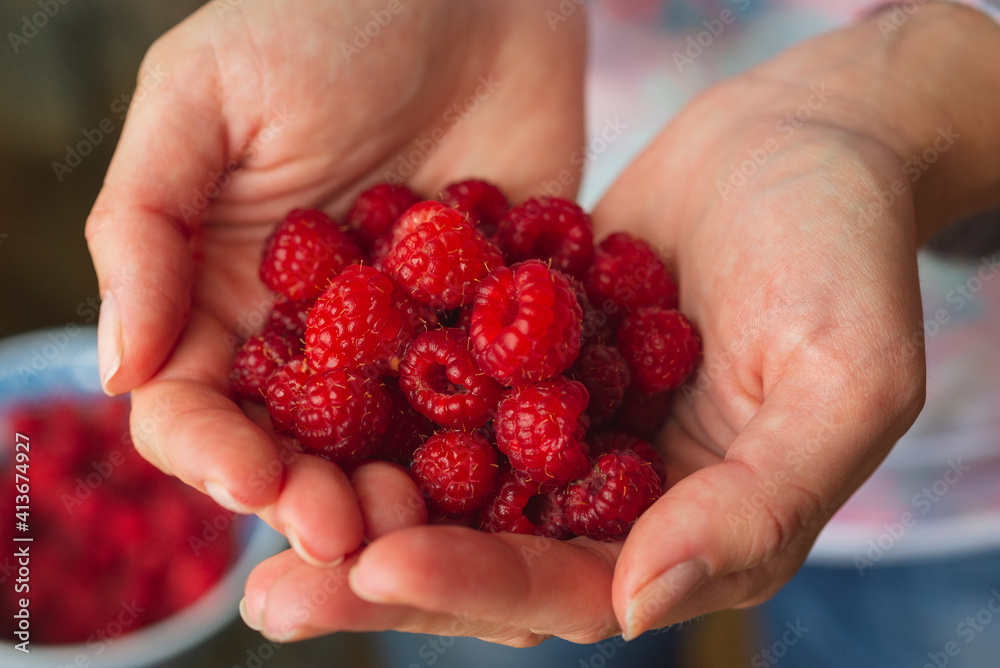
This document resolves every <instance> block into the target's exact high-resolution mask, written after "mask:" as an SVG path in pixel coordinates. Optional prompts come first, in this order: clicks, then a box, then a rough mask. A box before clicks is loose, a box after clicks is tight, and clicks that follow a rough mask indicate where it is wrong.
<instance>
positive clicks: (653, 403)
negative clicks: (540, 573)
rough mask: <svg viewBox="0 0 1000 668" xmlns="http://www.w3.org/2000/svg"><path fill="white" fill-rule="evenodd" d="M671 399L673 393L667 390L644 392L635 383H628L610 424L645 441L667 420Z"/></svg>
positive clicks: (654, 434) (653, 435)
mask: <svg viewBox="0 0 1000 668" xmlns="http://www.w3.org/2000/svg"><path fill="white" fill-rule="evenodd" d="M671 401H673V395H672V394H670V393H669V392H663V393H660V394H646V393H645V392H642V391H640V390H639V388H637V387H636V386H635V385H630V386H628V387H627V388H625V396H624V397H622V403H621V405H620V406H619V407H618V412H617V413H615V418H614V420H613V421H612V426H614V427H615V428H616V429H621V430H623V431H627V432H629V433H630V434H635V435H636V436H638V437H639V438H642V439H645V440H647V441H648V440H652V439H653V438H654V437H655V436H656V435H657V434H658V433H659V432H660V429H662V428H663V423H664V422H666V420H667V415H668V414H669V413H670V402H671Z"/></svg>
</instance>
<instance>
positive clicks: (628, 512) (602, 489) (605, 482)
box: [563, 450, 661, 541]
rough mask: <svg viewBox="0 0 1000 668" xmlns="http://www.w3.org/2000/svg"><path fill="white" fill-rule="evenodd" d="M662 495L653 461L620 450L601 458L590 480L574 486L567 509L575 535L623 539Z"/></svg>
mask: <svg viewBox="0 0 1000 668" xmlns="http://www.w3.org/2000/svg"><path fill="white" fill-rule="evenodd" d="M660 494H661V491H660V479H659V478H658V477H657V476H656V472H655V471H653V467H652V466H650V464H649V462H647V461H646V460H645V459H643V458H642V457H640V456H638V455H636V454H634V453H632V452H629V451H627V450H617V451H614V452H609V453H607V454H604V455H601V456H600V457H598V458H597V461H595V462H594V465H593V467H592V468H591V470H590V473H589V474H587V476H586V477H584V478H581V479H580V480H577V481H575V482H573V483H570V485H569V487H568V488H567V490H566V499H565V501H564V502H563V509H564V510H565V512H566V520H567V524H568V525H569V528H570V531H572V532H573V533H575V534H578V535H580V536H587V537H588V538H593V539H595V540H605V541H614V540H621V539H623V538H625V536H627V535H628V532H629V531H630V530H631V529H632V525H633V524H635V521H636V520H637V519H638V518H639V516H640V515H642V513H643V512H645V510H646V509H647V508H649V507H650V506H651V505H653V502H654V501H656V500H657V499H658V498H660Z"/></svg>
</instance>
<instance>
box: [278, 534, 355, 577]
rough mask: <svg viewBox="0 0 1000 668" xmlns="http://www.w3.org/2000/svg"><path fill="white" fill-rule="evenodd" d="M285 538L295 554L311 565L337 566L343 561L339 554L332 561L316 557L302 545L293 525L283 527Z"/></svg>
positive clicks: (322, 566)
mask: <svg viewBox="0 0 1000 668" xmlns="http://www.w3.org/2000/svg"><path fill="white" fill-rule="evenodd" d="M285 538H287V539H288V542H289V544H290V545H291V546H292V549H293V550H295V554H297V555H299V556H300V557H302V560H303V561H305V562H307V563H309V564H311V565H313V566H317V567H319V568H335V567H336V566H339V565H340V564H342V563H344V555H340V556H339V557H337V558H336V559H333V560H332V561H324V560H323V559H321V558H319V557H317V556H316V555H314V554H312V553H311V552H309V551H308V550H306V549H305V547H303V545H302V541H301V540H300V539H299V534H298V532H297V531H295V528H294V527H290V526H286V527H285Z"/></svg>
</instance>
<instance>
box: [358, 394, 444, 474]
mask: <svg viewBox="0 0 1000 668" xmlns="http://www.w3.org/2000/svg"><path fill="white" fill-rule="evenodd" d="M385 387H386V389H387V390H388V391H389V397H390V398H391V399H392V407H393V413H392V419H391V420H389V428H388V429H387V430H386V432H385V434H384V435H383V436H382V438H381V439H379V442H378V445H377V446H376V447H375V450H374V451H373V452H372V457H374V458H376V459H384V460H386V461H390V462H396V463H397V464H402V465H404V466H409V464H410V463H411V462H412V461H413V452H414V451H415V450H416V449H417V448H419V447H420V446H421V445H423V444H424V441H426V440H427V439H428V438H430V437H431V436H432V435H433V434H434V432H435V431H437V430H438V429H439V427H438V425H437V424H435V423H434V422H433V421H432V420H429V419H428V418H426V417H425V416H423V415H421V414H420V412H419V411H417V409H416V408H414V407H413V406H411V405H410V402H409V401H408V400H407V399H406V395H404V394H403V391H402V390H401V389H399V381H398V380H397V379H396V378H391V377H390V378H386V379H385Z"/></svg>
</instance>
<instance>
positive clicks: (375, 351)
mask: <svg viewBox="0 0 1000 668" xmlns="http://www.w3.org/2000/svg"><path fill="white" fill-rule="evenodd" d="M435 323H436V320H435V318H434V316H433V314H432V313H430V312H429V311H428V310H427V309H425V308H423V307H421V306H419V305H417V304H414V303H413V302H412V301H411V300H410V299H409V298H408V297H407V296H406V295H405V294H404V293H403V291H402V290H401V289H400V288H399V287H398V286H396V285H394V284H393V282H392V281H391V280H390V279H389V277H388V276H386V275H385V274H383V273H382V272H380V271H378V270H377V269H373V268H372V267H365V266H361V265H352V266H350V267H348V268H347V269H345V270H344V272H343V273H342V274H341V275H340V276H337V277H336V278H334V279H333V280H332V281H331V282H330V287H328V288H327V289H326V292H324V293H323V294H322V296H320V298H319V299H318V300H316V305H315V306H313V309H312V311H311V312H310V313H309V326H308V327H307V328H306V335H305V342H306V346H305V352H306V357H307V358H308V359H309V364H310V365H311V366H312V368H313V369H315V370H317V371H326V370H329V369H341V368H343V369H348V368H357V367H368V368H371V369H373V370H374V371H375V372H377V373H381V374H385V373H389V372H391V371H392V370H394V369H395V367H396V365H397V364H398V363H399V359H400V358H401V357H402V356H403V352H404V351H405V348H406V346H407V345H408V344H409V343H410V342H411V341H412V340H413V338H414V337H415V336H416V335H417V334H418V333H420V332H422V331H423V330H424V329H426V328H427V327H428V326H429V325H433V324H435Z"/></svg>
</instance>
